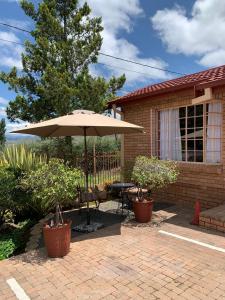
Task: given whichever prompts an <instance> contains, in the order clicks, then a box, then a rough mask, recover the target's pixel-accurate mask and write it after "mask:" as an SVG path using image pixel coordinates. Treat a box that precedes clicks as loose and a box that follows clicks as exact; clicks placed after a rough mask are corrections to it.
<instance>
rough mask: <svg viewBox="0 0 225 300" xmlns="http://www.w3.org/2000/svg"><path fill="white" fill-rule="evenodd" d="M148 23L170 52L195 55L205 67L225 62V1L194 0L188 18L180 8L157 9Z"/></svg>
mask: <svg viewBox="0 0 225 300" xmlns="http://www.w3.org/2000/svg"><path fill="white" fill-rule="evenodd" d="M151 21H152V24H153V28H154V29H155V30H156V31H157V32H158V34H159V36H160V38H161V40H162V41H163V43H164V44H165V45H166V47H167V49H168V51H169V52H171V53H175V54H176V53H182V54H185V55H187V56H189V55H197V57H198V59H199V63H200V64H202V65H204V66H215V65H221V64H224V63H225V53H224V52H225V43H224V40H223V37H224V36H225V5H224V1H221V0H196V1H195V4H194V5H193V7H192V11H191V15H190V16H188V15H187V12H186V11H185V9H183V8H181V7H179V6H175V7H174V8H173V9H163V10H159V11H157V12H156V14H155V15H154V16H153V17H152V18H151Z"/></svg>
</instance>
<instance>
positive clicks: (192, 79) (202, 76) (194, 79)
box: [111, 65, 225, 103]
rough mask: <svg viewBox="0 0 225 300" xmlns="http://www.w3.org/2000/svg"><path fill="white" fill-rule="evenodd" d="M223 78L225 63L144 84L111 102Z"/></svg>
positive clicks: (214, 81)
mask: <svg viewBox="0 0 225 300" xmlns="http://www.w3.org/2000/svg"><path fill="white" fill-rule="evenodd" d="M221 80H225V65H223V66H220V67H216V68H212V69H208V70H205V71H201V72H198V73H194V74H190V75H185V76H182V77H179V78H175V79H171V80H167V81H164V82H161V83H156V84H153V85H149V86H146V87H144V88H141V89H138V90H136V91H133V92H131V93H129V94H127V95H125V96H122V97H119V98H117V99H115V100H113V101H111V103H122V102H126V101H131V100H134V99H139V98H143V97H146V96H151V95H155V94H161V93H166V92H169V91H171V90H173V91H174V90H179V89H182V88H185V87H187V86H196V85H200V84H201V85H202V84H212V83H216V81H221Z"/></svg>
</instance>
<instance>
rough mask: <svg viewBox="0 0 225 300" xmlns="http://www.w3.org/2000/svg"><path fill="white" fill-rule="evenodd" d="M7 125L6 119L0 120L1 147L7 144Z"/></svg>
mask: <svg viewBox="0 0 225 300" xmlns="http://www.w3.org/2000/svg"><path fill="white" fill-rule="evenodd" d="M5 133H6V125H5V119H1V121H0V148H3V147H4V146H5V142H6V136H5Z"/></svg>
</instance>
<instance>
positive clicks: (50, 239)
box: [43, 220, 72, 257]
mask: <svg viewBox="0 0 225 300" xmlns="http://www.w3.org/2000/svg"><path fill="white" fill-rule="evenodd" d="M71 223H72V222H71V221H70V220H66V221H65V222H64V225H62V226H59V227H53V228H50V227H48V225H47V224H45V225H44V228H43V234H44V241H45V247H46V249H47V253H48V256H49V257H63V256H65V255H66V254H67V253H69V250H70V240H71Z"/></svg>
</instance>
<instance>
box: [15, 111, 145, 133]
mask: <svg viewBox="0 0 225 300" xmlns="http://www.w3.org/2000/svg"><path fill="white" fill-rule="evenodd" d="M85 128H86V135H87V136H105V135H111V134H124V133H135V132H142V131H143V127H140V126H137V125H134V124H131V123H127V122H124V121H120V120H118V119H113V118H110V117H107V116H104V115H100V114H97V113H94V112H92V111H87V110H75V111H74V112H73V113H71V114H69V115H66V116H63V117H59V118H55V119H51V120H48V121H43V122H40V123H36V124H32V125H28V126H27V127H25V128H22V129H18V130H16V131H13V133H24V134H32V135H38V136H42V137H59V136H78V135H81V136H83V135H84V129H85Z"/></svg>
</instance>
